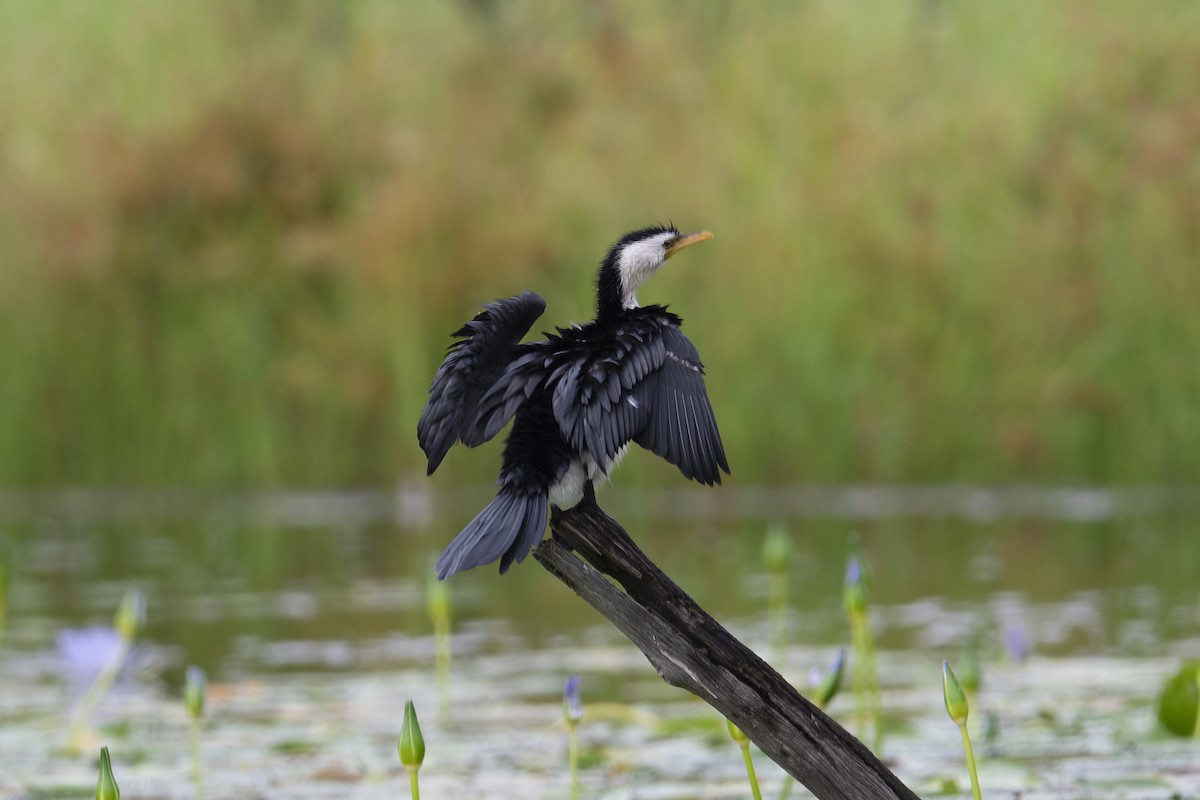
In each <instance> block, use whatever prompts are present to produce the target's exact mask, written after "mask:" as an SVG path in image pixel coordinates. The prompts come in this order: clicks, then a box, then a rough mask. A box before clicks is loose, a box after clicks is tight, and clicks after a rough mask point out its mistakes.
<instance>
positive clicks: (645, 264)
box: [596, 223, 712, 319]
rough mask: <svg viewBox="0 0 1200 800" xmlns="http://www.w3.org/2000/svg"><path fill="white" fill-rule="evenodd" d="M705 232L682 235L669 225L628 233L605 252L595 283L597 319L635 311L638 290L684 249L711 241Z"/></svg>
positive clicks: (654, 226)
mask: <svg viewBox="0 0 1200 800" xmlns="http://www.w3.org/2000/svg"><path fill="white" fill-rule="evenodd" d="M711 238H712V234H711V233H709V232H708V231H700V232H699V233H692V234H681V233H680V232H679V230H678V229H677V228H676V227H675V226H674V225H671V224H669V223H668V224H666V225H653V226H651V227H649V228H642V229H640V230H636V231H630V232H629V233H627V234H625V235H624V236H622V237H621V238H620V239H618V240H617V241H616V242H614V243H613V246H612V247H610V248H609V249H608V254H607V255H605V256H604V260H603V261H601V262H600V275H599V277H598V279H597V281H596V305H597V308H596V315H597V319H603V318H608V317H612V316H615V315H617V314H619V313H620V312H621V311H622V310H624V309H629V308H637V304H638V303H637V289H638V287H639V286H641V285H642V283H643V281H645V280H646V279H647V278H649V277H650V276H651V275H653V274H654V273H655V272H657V271H658V268H659V267H661V266H662V265H663V263H664V262H666V260H667V259H668V258H670V257H671V256H673V255H675V254H676V253H678V252H679V251H680V250H682V249H683V248H685V247H688V246H690V245H693V244H696V243H697V242H703V241H705V240H706V239H711Z"/></svg>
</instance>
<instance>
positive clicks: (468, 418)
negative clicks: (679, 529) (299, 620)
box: [417, 225, 729, 578]
mask: <svg viewBox="0 0 1200 800" xmlns="http://www.w3.org/2000/svg"><path fill="white" fill-rule="evenodd" d="M710 238H712V234H711V233H709V232H708V231H701V232H700V233H693V234H689V235H684V234H681V233H680V232H679V231H678V230H676V228H675V226H674V225H656V226H653V227H649V228H642V229H641V230H636V231H633V232H631V233H627V234H625V235H624V236H622V237H621V238H620V239H618V240H617V241H616V243H614V244H613V245H612V247H610V248H609V250H608V253H607V255H605V257H604V260H603V261H601V262H600V271H599V275H598V277H597V281H596V319H595V320H593V321H592V322H589V323H588V324H586V325H572V326H571V327H569V328H559V329H558V332H557V333H549V334H546V338H545V339H544V340H542V341H536V342H528V343H525V344H521V343H520V342H521V338H522V337H524V336H525V334H526V333H528V332H529V329H530V328H531V327H532V325H533V323H534V321H535V320H536V319H537V318H538V317H540V316H541V315H542V312H543V311H544V310H545V308H546V301H545V300H543V299H542V298H541V297H539V296H538V295H537V294H535V293H533V292H528V291H527V292H525V293H523V294H521V295H518V296H516V297H510V298H507V299H504V300H497V301H495V302H493V303H489V304H488V305H486V306H485V307H484V310H483V311H481V312H480V313H479V314H477V315H476V316H475V318H474V319H473V320H471V321H470V322H468V323H467V324H466V325H464V326H463V327H462V328H461V329H459V330H458V331H456V332H455V333H454V336H455V337H456V338H457V341H455V342H453V343H452V344H451V345H450V348H449V350H450V352H449V353H448V354H447V356H446V359H445V361H443V362H442V365H441V366H440V367H439V368H438V371H437V373H436V374H435V375H434V377H433V384H432V386H430V388H429V401H428V403H426V405H425V409H424V410H423V411H422V412H421V419H420V421H419V422H418V423H417V439H418V441H419V442H420V444H421V449H422V450H423V451H425V455H426V456H428V458H429V474H431V475H432V474H433V471H434V470H436V469H437V467H438V465H439V464H441V463H442V458H443V457H445V455H446V452H447V451H448V450H449V449H450V448H451V446H453V445H454V443H455V442H456V441H461V442H462V443H463V444H465V445H467V446H468V447H475V446H476V445H479V444H482V443H483V442H486V441H488V440H489V439H491V438H492V437H493V436H495V435H496V434H497V433H499V432H500V429H501V428H503V427H504V425H505V424H506V423H507V422H508V420H509V419H513V418H514V416H515V419H514V421H513V426H512V431H511V433H509V436H508V441H507V442H506V444H505V448H504V458H503V465H502V466H501V469H500V480H499V485H500V490H499V492H498V493H497V495H496V499H495V500H493V501H492V502H491V503H490V504H489V505H488V506H487V507H486V508H484V509H483V511H481V512H479V514H478V516H476V517H475V519H473V520H471V522H470V523H469V524H468V525H467V527H465V528H464V529H463V530H462V532H461V533H459V534H458V536H456V537H455V538H454V541H452V542H451V543H450V545H449V547H447V548H446V550H445V551H444V552H443V553H442V555H441V556H440V557H439V558H438V561H437V575H438V578H446V577H448V576H450V575H453V574H454V573H456V572H461V571H462V570H466V569H470V568H472V567H477V566H479V565H481V564H490V563H491V562H493V561H496V560H497V559H499V560H500V572H501V573H503V572H505V571H506V570H507V569H508V568H509V567H510V566H512V564H513V562H514V561H516V562H518V563H519V562H521V561H523V560H524V558H525V556H526V555H527V554H528V553H529V550H530V549H531V548H532V547H533V546H534V545H535V544H537V542H538V541H540V540H541V538H542V534H543V533H544V532H545V529H546V516H547V511H548V508H549V506H551V505H553V506H556V507H557V508H560V509H568V508H573V507H575V506H576V505H577V504H578V503H579V502H580V500H581V499H582V498H583V496H584V492H585V484H590V483H591V482H592V481H594V480H597V479H601V478H607V477H608V475H609V474H610V473H611V472H612V470H613V468H614V467H616V465H617V462H618V461H619V460H620V458H621V456H622V455H623V454H624V452H625V450H626V448H627V447H628V446H629V443H630V442H636V443H637V444H639V445H641V446H642V447H644V448H646V449H647V450H651V451H653V452H654V453H656V454H658V455H660V456H662V457H663V458H665V459H666V460H667V461H669V462H670V463H672V464H674V465H675V466H677V467H678V468H679V471H680V472H682V473H683V475H684V477H686V478H689V479H694V480H697V481H699V482H700V483H704V484H707V485H710V486H711V485H712V484H716V483H720V482H721V475H720V472H719V470H724V471H725V472H726V473H728V472H729V464H728V463H727V462H726V460H725V450H724V448H723V447H722V445H721V435H720V434H719V433H718V432H717V422H716V418H715V417H714V416H713V410H712V406H711V405H710V404H709V402H708V395H707V393H706V392H705V389H704V377H703V376H704V368H703V365H702V364H701V363H700V356H699V354H698V353H697V352H696V348H695V346H694V345H693V344H692V343H691V342H690V341H688V339H687V337H686V336H684V335H683V333H682V332H681V331H680V330H679V326H680V323H681V320H680V318H679V317H678V316H676V315H675V314H673V313H671V312H670V311H668V310H667V308H666V306H658V305H651V306H645V307H642V306H639V305H638V303H637V289H638V287H639V286H640V285H641V284H642V282H643V281H645V280H646V279H647V278H648V277H650V276H651V275H653V274H654V273H655V272H656V271H657V270H658V268H659V267H661V266H662V265H663V263H664V262H666V260H667V259H668V258H670V257H671V256H673V255H675V254H676V253H678V252H679V251H680V250H682V249H684V248H685V247H690V246H691V245H693V244H696V243H697V242H703V241H705V240H706V239H710ZM587 488H588V489H589V490H590V486H587Z"/></svg>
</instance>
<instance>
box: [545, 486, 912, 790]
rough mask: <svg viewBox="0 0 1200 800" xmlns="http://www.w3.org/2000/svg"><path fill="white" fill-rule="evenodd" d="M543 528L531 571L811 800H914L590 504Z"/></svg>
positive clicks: (872, 757) (856, 743)
mask: <svg viewBox="0 0 1200 800" xmlns="http://www.w3.org/2000/svg"><path fill="white" fill-rule="evenodd" d="M550 527H551V531H552V532H553V536H552V537H551V538H550V539H547V540H545V541H543V542H542V543H541V544H540V545H538V546H537V548H536V549H535V550H534V552H533V555H534V558H535V559H537V561H538V563H540V564H541V565H542V566H543V567H545V568H546V570H547V571H549V572H550V574H551V575H553V576H554V577H555V578H557V579H558V580H559V581H561V582H562V583H563V584H564V585H566V586H567V587H568V588H570V589H571V590H572V591H574V592H575V593H576V594H578V595H579V596H580V597H581V598H583V599H584V600H585V601H587V603H588V604H590V605H591V606H592V607H593V608H595V609H596V610H597V611H599V612H600V613H601V614H602V615H603V616H604V617H605V618H606V619H608V620H609V622H611V623H612V624H613V625H614V626H615V627H616V628H617V629H618V630H620V631H621V633H623V634H624V635H625V636H626V637H627V638H628V639H629V640H630V641H631V642H633V643H634V644H635V645H637V647H638V648H639V649H640V650H641V651H642V653H643V654H644V655H645V656H646V659H647V660H648V661H649V662H650V664H651V666H653V667H654V668H655V670H656V671H657V672H658V674H659V675H660V676H661V677H662V678H663V680H665V681H666V682H667V683H668V684H670V685H672V686H676V687H679V688H682V689H686V690H687V691H689V692H691V693H692V694H694V695H696V696H697V697H699V698H700V699H701V700H704V701H705V702H706V703H708V704H709V705H711V706H712V707H713V708H715V709H716V710H717V711H718V712H720V713H721V714H722V715H723V716H724V717H726V718H727V719H729V720H730V721H731V722H733V724H734V725H736V726H737V727H738V728H740V729H741V730H742V731H743V732H744V733H745V734H746V735H747V736H748V737H750V740H751V741H753V742H754V743H755V744H756V745H758V747H759V748H760V749H761V750H762V751H763V753H765V754H766V755H767V756H768V757H769V758H771V759H772V760H773V761H774V762H775V763H776V764H778V765H779V766H780V767H782V768H783V769H784V770H785V771H787V772H788V774H790V775H791V776H792V777H794V778H796V780H798V781H800V782H801V783H802V784H804V785H805V786H806V787H808V789H809V790H810V791H811V792H812V793H813V794H814V795H815V796H816V797H817V798H819V799H820V800H896V799H897V798H900V799H902V800H914V798H916V797H917V795H915V794H914V793H913V792H912V790H910V789H909V788H908V787H907V786H905V785H904V784H903V783H902V782H901V781H900V780H899V779H898V778H897V777H896V776H895V775H894V774H892V772H891V771H890V770H889V769H888V768H887V767H886V766H884V765H883V763H882V762H880V760H879V759H878V758H876V757H875V755H874V754H873V753H871V751H870V750H868V749H867V748H866V747H865V746H864V745H863V744H862V743H861V742H859V741H858V740H857V739H855V738H854V737H853V736H851V735H850V733H849V732H847V731H846V729H845V728H843V727H842V726H840V725H838V724H837V722H835V721H834V720H832V719H830V718H829V717H828V716H826V715H825V714H824V713H823V712H822V711H821V710H820V709H819V708H817V707H816V706H814V705H813V704H812V703H810V702H809V701H808V700H807V699H805V698H804V697H802V696H801V695H800V694H799V692H797V691H796V690H795V688H794V687H793V686H792V685H791V684H790V683H788V682H787V681H786V680H785V679H784V678H783V677H782V676H781V675H780V674H779V673H778V672H776V671H775V670H774V669H772V668H771V667H770V666H769V665H768V664H767V663H766V662H765V661H763V660H762V659H761V658H759V657H758V656H757V655H756V654H755V653H754V652H753V651H752V650H751V649H750V648H748V647H747V646H746V645H744V644H742V643H741V642H740V641H738V640H737V639H736V638H734V637H733V635H731V634H730V633H729V632H728V631H727V630H725V628H724V627H722V626H721V625H720V623H718V622H717V621H716V620H715V619H713V618H712V617H711V616H710V615H709V614H708V613H707V612H705V611H704V609H702V608H701V607H700V606H699V605H698V604H697V603H696V601H695V600H693V599H692V598H691V597H690V596H689V595H688V594H687V593H686V592H684V591H683V590H682V589H681V588H679V586H678V585H676V584H675V582H674V581H672V580H671V579H670V577H668V576H667V574H666V573H664V572H663V571H662V570H661V569H659V568H658V566H657V565H656V564H655V563H654V562H653V561H651V560H650V559H649V558H648V557H647V556H646V554H645V553H643V552H642V551H641V549H639V548H638V546H637V545H636V544H634V542H633V540H632V539H631V538H630V537H629V534H627V533H626V532H625V530H624V529H623V528H622V527H621V526H620V525H619V524H617V522H616V521H615V520H613V519H612V517H610V516H608V515H607V514H605V513H604V512H603V511H602V510H601V509H600V508H599V506H597V505H595V503H594V501H593V502H588V500H587V498H585V500H584V502H583V503H581V504H580V505H579V506H577V507H576V508H574V509H571V510H570V511H564V512H562V513H561V514H555V515H554V516H553V518H552V519H551V523H550ZM572 551H573V552H572ZM610 579H611V580H610ZM614 582H615V583H614Z"/></svg>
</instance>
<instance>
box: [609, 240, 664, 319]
mask: <svg viewBox="0 0 1200 800" xmlns="http://www.w3.org/2000/svg"><path fill="white" fill-rule="evenodd" d="M678 235H679V234H677V233H670V232H668V233H660V234H657V235H655V236H651V237H650V238H648V239H642V240H641V241H640V242H633V243H631V244H627V245H625V247H624V249H622V250H621V256H620V258H619V259H618V261H617V270H618V272H620V275H621V305H623V306H624V307H625V308H637V307H638V302H637V290H638V287H639V286H641V285H642V282H643V281H645V280H646V278H649V277H650V276H651V275H653V274H654V273H655V272H656V271H657V270H658V268H659V267H661V266H662V264H663V261H664V256H665V255H666V253H665V251H664V249H663V245H665V244H666V243H667V242H668V241H670V240H671V239H674V238H675V237H676V236H678Z"/></svg>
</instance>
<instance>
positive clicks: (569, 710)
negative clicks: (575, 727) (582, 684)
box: [563, 675, 583, 723]
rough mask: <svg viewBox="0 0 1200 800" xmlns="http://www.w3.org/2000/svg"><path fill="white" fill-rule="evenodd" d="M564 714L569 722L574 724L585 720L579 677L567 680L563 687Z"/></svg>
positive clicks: (573, 676) (575, 676)
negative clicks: (580, 697)
mask: <svg viewBox="0 0 1200 800" xmlns="http://www.w3.org/2000/svg"><path fill="white" fill-rule="evenodd" d="M563 714H565V715H566V718H567V722H572V723H574V722H579V720H581V719H583V703H582V702H581V701H580V699H579V676H578V675H572V676H571V677H569V678H567V683H566V685H565V686H563Z"/></svg>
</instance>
